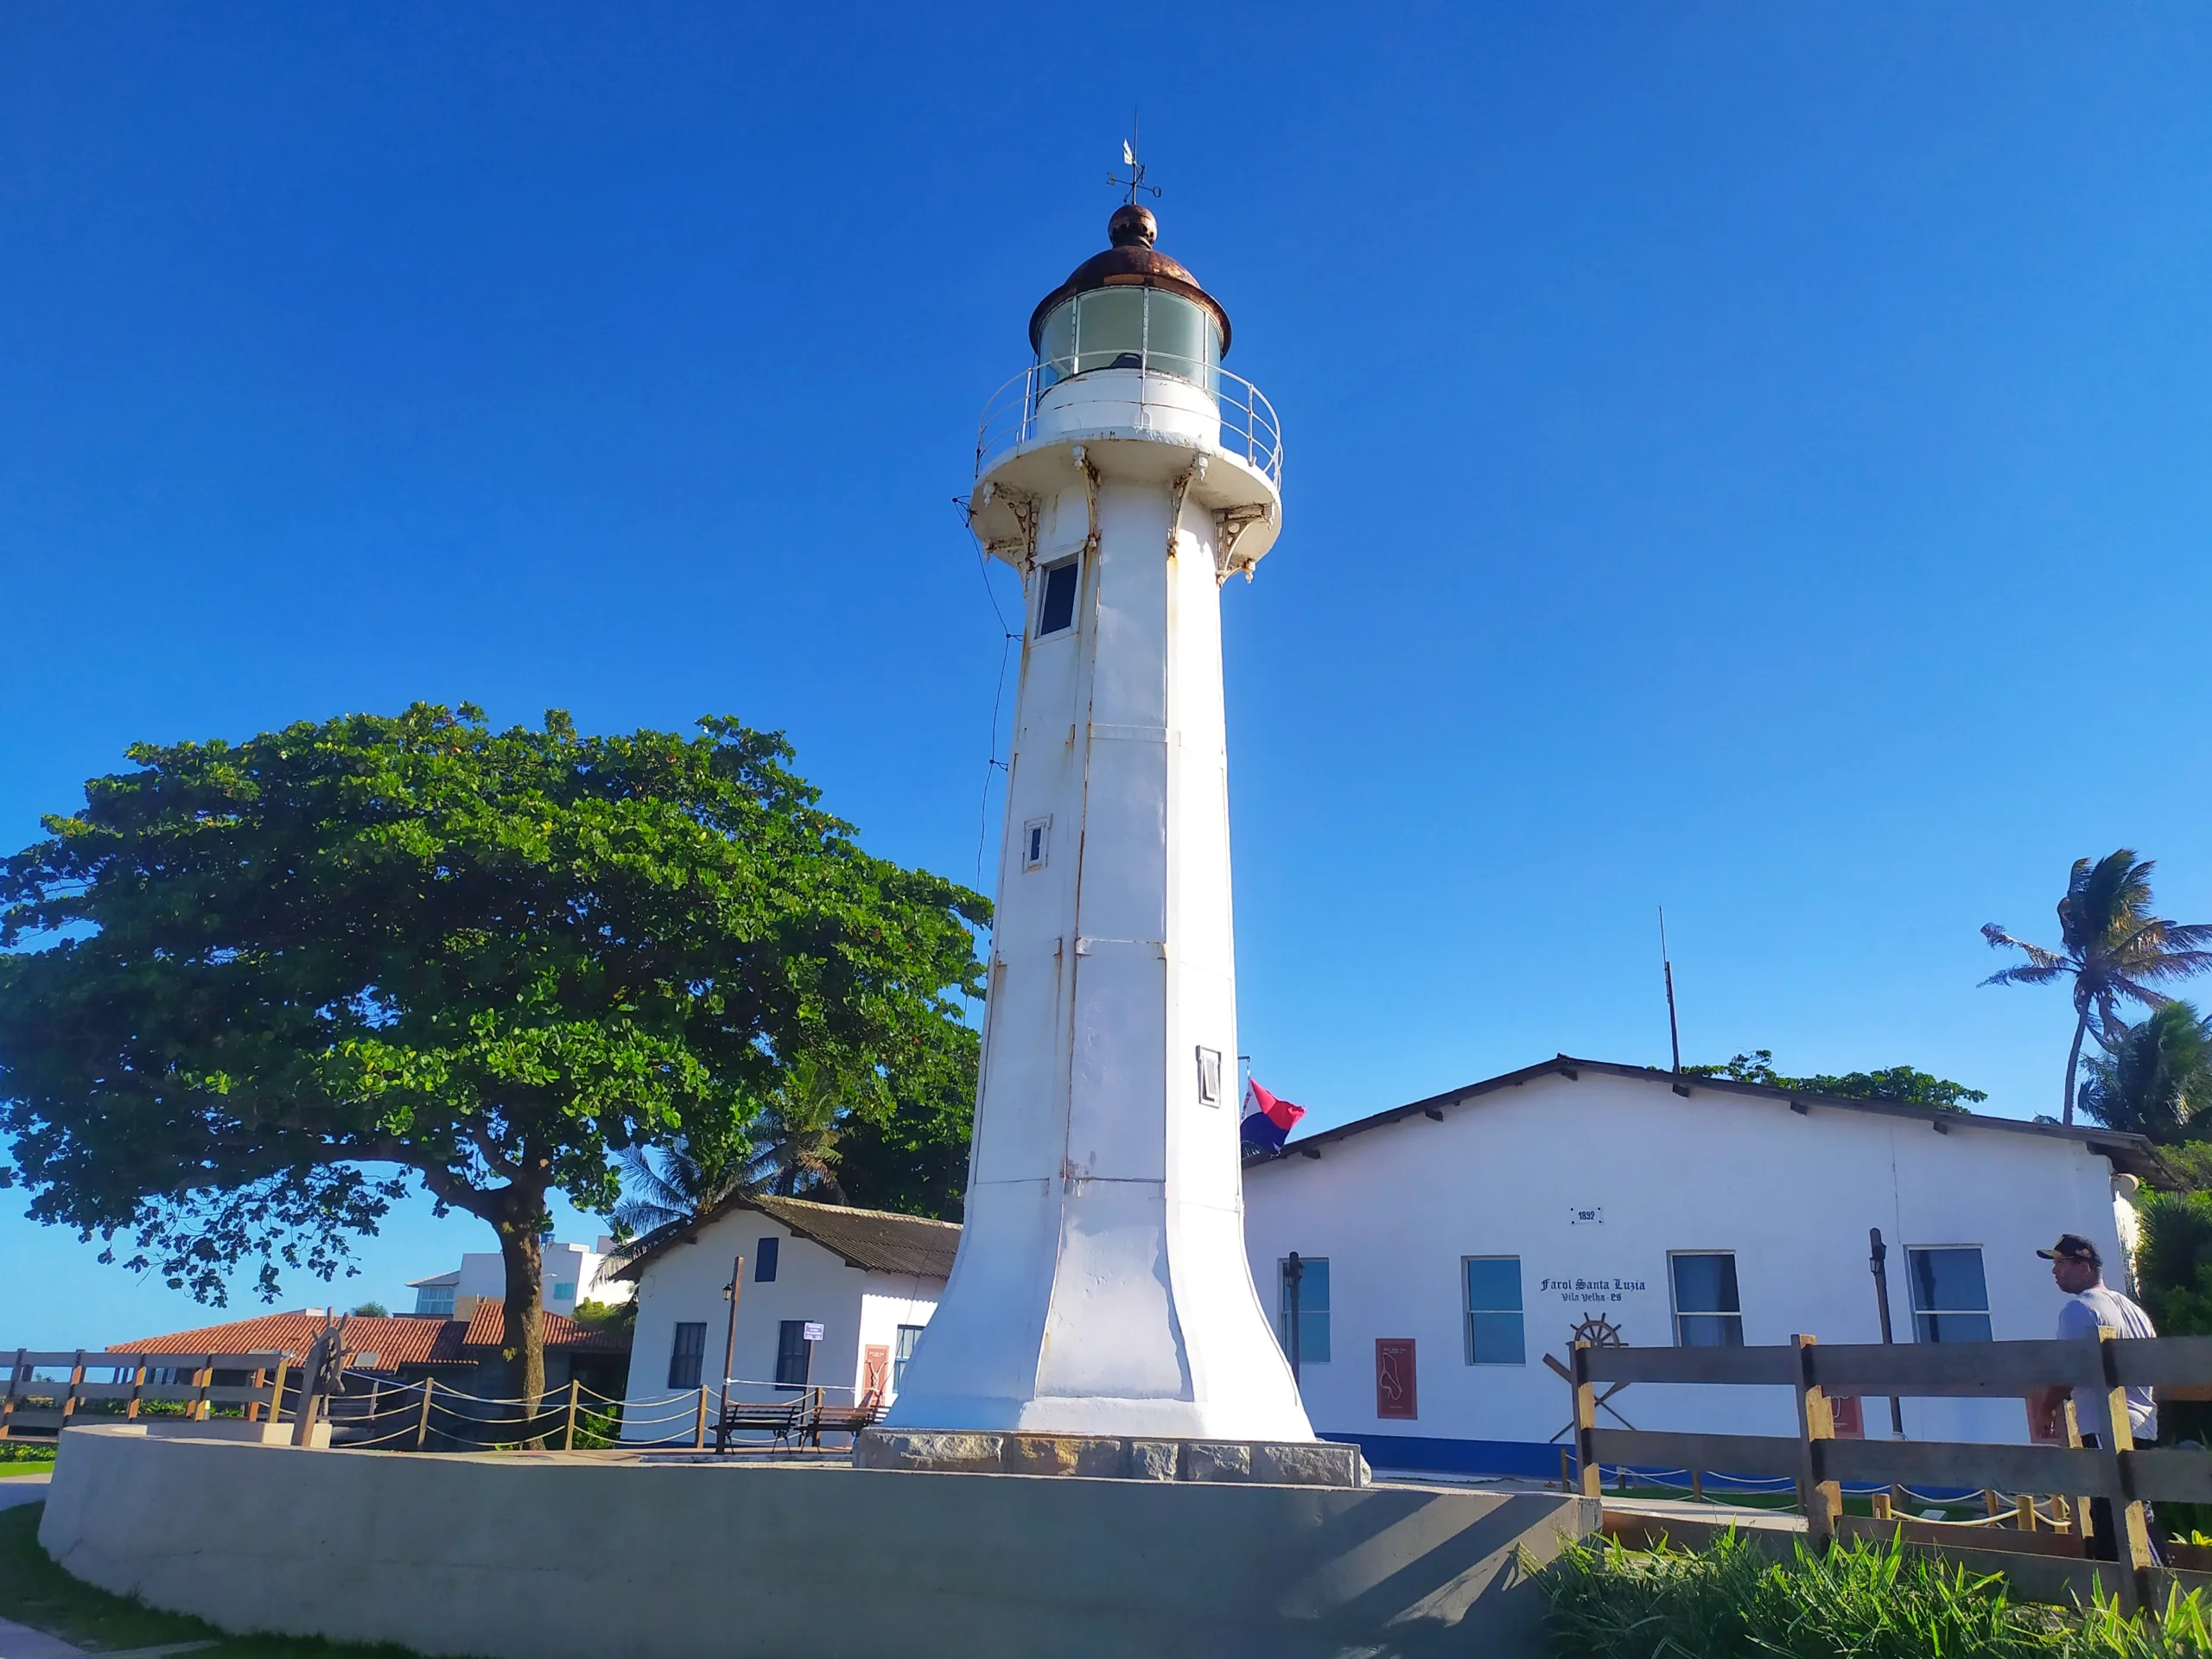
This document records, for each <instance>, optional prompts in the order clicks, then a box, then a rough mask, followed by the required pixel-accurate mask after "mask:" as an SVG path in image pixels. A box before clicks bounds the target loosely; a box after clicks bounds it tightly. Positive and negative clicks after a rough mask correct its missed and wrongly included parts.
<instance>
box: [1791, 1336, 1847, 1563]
mask: <svg viewBox="0 0 2212 1659" xmlns="http://www.w3.org/2000/svg"><path fill="white" fill-rule="evenodd" d="M1814 1343H1815V1338H1812V1337H1808V1336H1803V1335H1798V1336H1793V1337H1791V1338H1789V1345H1790V1347H1792V1348H1793V1349H1795V1350H1796V1359H1797V1376H1796V1384H1797V1449H1798V1475H1797V1486H1798V1493H1799V1496H1800V1497H1802V1498H1803V1499H1804V1503H1805V1538H1806V1541H1807V1542H1808V1544H1810V1545H1811V1546H1812V1548H1815V1549H1825V1548H1827V1546H1828V1544H1829V1543H1830V1542H1831V1541H1833V1540H1834V1537H1835V1523H1836V1519H1837V1517H1838V1516H1840V1515H1841V1514H1842V1513H1843V1488H1842V1487H1841V1486H1840V1484H1837V1483H1836V1482H1834V1481H1833V1480H1823V1479H1822V1478H1821V1474H1822V1471H1823V1465H1825V1463H1826V1461H1827V1459H1825V1458H1824V1457H1823V1456H1822V1455H1821V1449H1820V1443H1821V1441H1823V1440H1834V1438H1835V1414H1834V1411H1833V1410H1832V1409H1831V1408H1830V1407H1829V1405H1828V1395H1827V1389H1823V1388H1822V1387H1821V1385H1820V1384H1819V1383H1816V1382H1815V1381H1814V1380H1813V1344H1814Z"/></svg>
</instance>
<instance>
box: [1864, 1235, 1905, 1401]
mask: <svg viewBox="0 0 2212 1659" xmlns="http://www.w3.org/2000/svg"><path fill="white" fill-rule="evenodd" d="M1866 1242H1867V1243H1868V1244H1869V1245H1870V1246H1871V1247H1872V1255H1871V1256H1870V1257H1869V1259H1868V1261H1867V1263H1866V1265H1867V1267H1868V1268H1869V1269H1871V1270H1872V1273H1873V1274H1874V1302H1875V1306H1876V1308H1877V1309H1878V1311H1879V1313H1881V1316H1882V1341H1883V1342H1884V1343H1885V1344H1888V1343H1891V1342H1893V1341H1895V1340H1896V1338H1894V1337H1892V1336H1891V1334H1890V1270H1889V1268H1888V1265H1887V1263H1888V1261H1889V1255H1890V1247H1889V1246H1888V1245H1886V1244H1885V1243H1882V1230H1881V1229H1880V1228H1878V1227H1869V1228H1868V1229H1867V1230H1866ZM1890 1433H1891V1434H1893V1435H1894V1436H1896V1437H1897V1439H1898V1440H1903V1439H1904V1402H1901V1401H1900V1400H1898V1398H1897V1395H1894V1394H1893V1395H1891V1396H1890Z"/></svg>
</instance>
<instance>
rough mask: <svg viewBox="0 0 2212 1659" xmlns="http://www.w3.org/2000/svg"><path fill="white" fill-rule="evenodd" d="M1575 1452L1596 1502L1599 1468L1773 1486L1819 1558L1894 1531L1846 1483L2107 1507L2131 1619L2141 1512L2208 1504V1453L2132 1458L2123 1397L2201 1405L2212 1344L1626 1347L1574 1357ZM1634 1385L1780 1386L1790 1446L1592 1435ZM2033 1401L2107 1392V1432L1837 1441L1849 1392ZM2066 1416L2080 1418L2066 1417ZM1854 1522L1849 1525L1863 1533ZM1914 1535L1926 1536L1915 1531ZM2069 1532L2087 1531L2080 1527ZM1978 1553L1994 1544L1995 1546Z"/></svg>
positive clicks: (1686, 1436) (2115, 1340)
mask: <svg viewBox="0 0 2212 1659" xmlns="http://www.w3.org/2000/svg"><path fill="white" fill-rule="evenodd" d="M1570 1380H1571V1383H1572V1385H1573V1390H1574V1425H1575V1450H1576V1454H1577V1456H1578V1458H1579V1459H1580V1485H1581V1489H1582V1491H1584V1492H1585V1493H1586V1494H1588V1495H1591V1496H1593V1497H1594V1496H1597V1495H1598V1494H1599V1472H1600V1470H1599V1466H1600V1465H1602V1464H1614V1465H1629V1466H1638V1467H1644V1468H1650V1467H1654V1466H1656V1467H1661V1468H1667V1469H1688V1470H1691V1471H1716V1472H1725V1473H1727V1474H1731V1475H1736V1476H1745V1477H1762V1476H1763V1477H1780V1478H1787V1479H1789V1480H1793V1481H1795V1482H1796V1487H1797V1495H1798V1500H1799V1502H1800V1503H1801V1504H1802V1506H1803V1508H1804V1511H1805V1517H1806V1526H1807V1530H1808V1534H1809V1536H1810V1541H1811V1543H1812V1545H1813V1547H1814V1548H1823V1547H1825V1546H1826V1544H1827V1542H1828V1541H1830V1540H1831V1539H1833V1538H1834V1537H1835V1536H1836V1535H1838V1534H1839V1533H1859V1532H1862V1531H1867V1530H1874V1529H1878V1530H1879V1531H1880V1533H1881V1535H1884V1536H1885V1537H1886V1536H1887V1535H1889V1534H1890V1533H1891V1532H1893V1531H1896V1530H1897V1526H1896V1525H1895V1524H1892V1523H1890V1522H1884V1521H1882V1520H1879V1519H1877V1520H1875V1521H1872V1522H1869V1521H1867V1520H1865V1519H1864V1518H1860V1517H1847V1516H1845V1515H1844V1513H1843V1502H1842V1491H1841V1487H1842V1484H1843V1483H1846V1482H1849V1483H1852V1484H1880V1485H1882V1486H1884V1487H1885V1488H1886V1487H1887V1486H1889V1485H1891V1484H1895V1485H1899V1486H1919V1487H1948V1488H1953V1489H1956V1490H1962V1491H1974V1490H1976V1489H1983V1488H1988V1489H2002V1490H2004V1491H2012V1492H2024V1493H2046V1494H2052V1495H2056V1496H2060V1497H2065V1498H2067V1499H2069V1500H2070V1503H2069V1505H2068V1508H2069V1510H2070V1513H2071V1514H2072V1515H2073V1516H2076V1517H2078V1518H2079V1519H2080V1520H2086V1518H2087V1516H2088V1500H2090V1499H2092V1498H2104V1499H2107V1500H2108V1501H2109V1502H2110V1503H2111V1506H2112V1513H2113V1532H2114V1536H2113V1545H2114V1546H2115V1548H2116V1553H2117V1556H2118V1560H2119V1565H2120V1569H2121V1570H2120V1574H2119V1578H2120V1585H2119V1591H2120V1599H2121V1600H2122V1603H2123V1604H2124V1605H2126V1606H2128V1607H2130V1608H2131V1609H2132V1608H2133V1607H2135V1606H2138V1605H2141V1604H2142V1602H2143V1600H2144V1599H2145V1593H2146V1592H2147V1590H2148V1588H2149V1586H2150V1582H2151V1581H2150V1580H2149V1578H2148V1576H2147V1574H2148V1572H2149V1569H2150V1568H2151V1567H2152V1564H2153V1563H2152V1551H2151V1543H2150V1535H2149V1531H2148V1529H2147V1527H2146V1524H2145V1516H2144V1512H2143V1505H2144V1503H2145V1500H2148V1501H2151V1502H2153V1503H2156V1502H2158V1501H2160V1500H2168V1501H2172V1502H2179V1503H2212V1452H2203V1451H2196V1450H2187V1449H2176V1448H2171V1447H2159V1446H2147V1447H2141V1448H2139V1447H2138V1446H2136V1445H2135V1442H2134V1438H2133V1433H2131V1431H2130V1429H2129V1426H2128V1419H2127V1408H2126V1396H2125V1393H2124V1390H2126V1389H2127V1388H2129V1387H2141V1386H2145V1385H2147V1386H2149V1387H2152V1388H2154V1389H2164V1390H2166V1391H2168V1394H2169V1397H2173V1396H2183V1397H2187V1396H2196V1397H2199V1398H2202V1397H2204V1391H2205V1385H2206V1384H2207V1383H2212V1337H2167V1338H2158V1339H2156V1340H2129V1339H2126V1338H2120V1337H2119V1336H2118V1335H2116V1334H2115V1333H2114V1332H2112V1331H2111V1330H2109V1329H2107V1330H2105V1331H2102V1332H2100V1333H2099V1335H2098V1337H2097V1338H2094V1339H2091V1338H2084V1339H2082V1340H2081V1341H2077V1342H2055V1341H2054V1342H1976V1343H1945V1344H1936V1343H1926V1344H1922V1343H1900V1344H1839V1345H1836V1346H1832V1347H1822V1346H1821V1345H1820V1344H1818V1343H1817V1342H1816V1341H1815V1339H1814V1338H1811V1337H1808V1336H1799V1337H1793V1338H1790V1341H1789V1346H1787V1347H1773V1348H1627V1347H1593V1346H1592V1345H1591V1344H1587V1343H1578V1344H1575V1349H1574V1354H1573V1367H1572V1373H1571V1378H1570ZM1623 1383H1707V1384H1713V1385H1719V1386H1757V1387H1769V1388H1772V1387H1781V1388H1787V1389H1790V1390H1792V1392H1793V1393H1794V1394H1795V1395H1796V1402H1797V1433H1796V1434H1795V1435H1793V1436H1783V1435H1767V1434H1703V1433H1665V1432H1654V1431H1645V1430H1638V1429H1612V1428H1600V1427H1598V1408H1599V1389H1600V1388H1601V1387H1602V1386H1605V1385H1608V1384H1623ZM2040 1388H2063V1389H2083V1390H2087V1391H2089V1392H2092V1393H2094V1394H2095V1395H2101V1396H2102V1397H2103V1398H2104V1400H2105V1402H2106V1406H2107V1421H2108V1422H2109V1424H2110V1426H2111V1427H2110V1431H2109V1432H2108V1433H2101V1434H2100V1437H2099V1438H2100V1444H2099V1445H2097V1446H2094V1447H2089V1446H2082V1445H2081V1444H2079V1440H2080V1437H2079V1435H2078V1434H2069V1442H2070V1443H2069V1444H2068V1445H2064V1446H2059V1445H2050V1446H1985V1445H1973V1444H1967V1443H1962V1442H1956V1441H1926V1440H1918V1441H1916V1440H1891V1439H1886V1438H1885V1439H1878V1440H1875V1439H1868V1440H1840V1439H1838V1438H1837V1437H1836V1433H1835V1418H1834V1409H1833V1405H1832V1402H1833V1401H1834V1400H1835V1399H1837V1398H1839V1397H1841V1396H1845V1395H1858V1396H1860V1397H1864V1396H1866V1395H1882V1396H1890V1397H1893V1398H1912V1399H1919V1398H1929V1397H1977V1396H1980V1397H1997V1398H2003V1397H2006V1396H2010V1397H2012V1398H2015V1399H2018V1398H2021V1397H2023V1396H2025V1395H2028V1394H2029V1393H2031V1391H2032V1390H2034V1389H2040ZM2068 1415H2069V1419H2070V1417H2071V1413H2070V1412H2069V1414H2068ZM1854 1522H1855V1524H1854ZM1906 1524H1907V1525H1908V1526H1910V1528H1911V1530H1910V1536H1912V1537H1913V1538H1915V1539H1916V1540H1917V1539H1921V1538H1923V1537H1924V1536H1925V1529H1923V1528H1920V1527H1917V1526H1911V1523H1906ZM2075 1530H2076V1535H2078V1533H2079V1525H2078V1522H2077V1524H2076V1528H2075ZM1983 1536H1984V1540H1985V1541H1989V1542H1994V1541H1995V1540H1993V1539H1989V1538H1988V1536H1987V1534H1986V1533H1985V1534H1984V1535H1983Z"/></svg>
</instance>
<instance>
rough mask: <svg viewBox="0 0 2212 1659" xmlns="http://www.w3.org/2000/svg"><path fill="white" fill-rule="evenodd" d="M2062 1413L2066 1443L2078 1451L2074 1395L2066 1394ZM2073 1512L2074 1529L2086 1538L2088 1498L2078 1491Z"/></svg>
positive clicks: (2079, 1422) (2079, 1417) (2078, 1415)
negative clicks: (2075, 1523) (2075, 1520)
mask: <svg viewBox="0 0 2212 1659" xmlns="http://www.w3.org/2000/svg"><path fill="white" fill-rule="evenodd" d="M2063 1415H2064V1419H2065V1424H2066V1444H2067V1446H2069V1448H2071V1449H2072V1450H2074V1451H2075V1452H2079V1451H2080V1450H2081V1449H2082V1414H2081V1413H2080V1412H2079V1411H2077V1410H2075V1406H2074V1396H2073V1395H2071V1394H2069V1395H2067V1396H2066V1404H2065V1409H2064V1413H2063ZM2074 1513H2075V1516H2077V1517H2078V1524H2077V1526H2076V1528H2075V1530H2076V1531H2078V1532H2079V1533H2080V1534H2081V1535H2082V1537H2083V1538H2084V1539H2087V1538H2088V1535H2089V1500H2088V1498H2087V1497H2084V1496H2083V1495H2082V1494H2081V1493H2079V1492H2076V1493H2075V1495H2074Z"/></svg>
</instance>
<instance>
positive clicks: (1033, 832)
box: [1021, 818, 1052, 870]
mask: <svg viewBox="0 0 2212 1659" xmlns="http://www.w3.org/2000/svg"><path fill="white" fill-rule="evenodd" d="M1051 856H1052V819H1050V818H1032V819H1030V820H1029V822H1028V823H1025V824H1023V825H1022V826H1021V868H1023V869H1025V870H1041V869H1043V868H1045V861H1046V859H1048V858H1050V857H1051Z"/></svg>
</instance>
